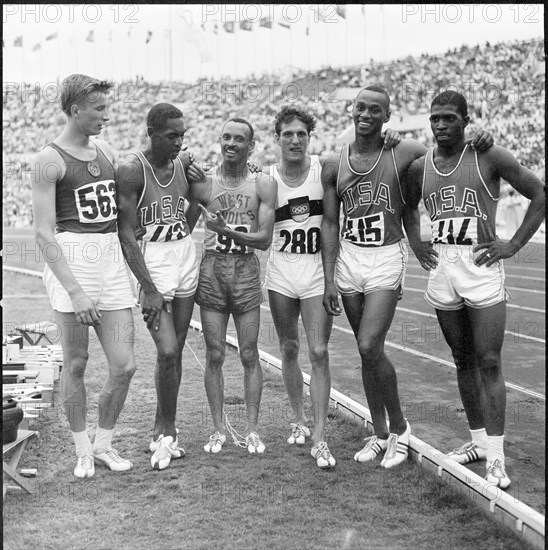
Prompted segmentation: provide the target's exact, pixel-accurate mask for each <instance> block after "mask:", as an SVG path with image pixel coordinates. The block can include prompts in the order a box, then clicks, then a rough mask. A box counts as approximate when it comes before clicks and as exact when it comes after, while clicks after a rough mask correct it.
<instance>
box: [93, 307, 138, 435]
mask: <svg viewBox="0 0 548 550" xmlns="http://www.w3.org/2000/svg"><path fill="white" fill-rule="evenodd" d="M96 332H97V336H98V337H99V341H100V343H101V346H102V348H103V351H104V352H105V355H106V358H107V362H108V376H107V379H106V381H105V384H104V386H103V389H102V390H101V394H100V396H99V404H98V415H99V419H98V422H97V424H98V426H99V428H102V429H103V430H114V426H115V425H116V421H117V420H118V416H119V415H120V413H121V411H122V408H123V407H124V403H125V401H126V396H127V392H128V390H129V384H130V382H131V378H132V377H133V375H134V374H135V357H134V355H133V343H134V336H135V335H134V333H135V325H134V321H133V314H132V312H131V309H129V308H127V309H119V310H115V311H104V310H103V311H101V324H100V325H99V326H98V327H97V329H96Z"/></svg>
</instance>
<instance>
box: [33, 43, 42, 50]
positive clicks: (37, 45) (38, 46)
mask: <svg viewBox="0 0 548 550" xmlns="http://www.w3.org/2000/svg"><path fill="white" fill-rule="evenodd" d="M41 49H42V44H40V42H38V44H35V45H34V47H33V48H32V51H33V52H37V51H38V50H41Z"/></svg>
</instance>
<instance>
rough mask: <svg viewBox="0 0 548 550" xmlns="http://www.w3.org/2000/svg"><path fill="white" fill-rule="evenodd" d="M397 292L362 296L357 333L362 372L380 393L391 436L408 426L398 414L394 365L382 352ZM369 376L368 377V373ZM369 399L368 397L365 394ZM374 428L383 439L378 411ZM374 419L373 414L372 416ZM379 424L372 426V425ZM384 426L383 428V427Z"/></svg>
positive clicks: (374, 419) (398, 403) (374, 390)
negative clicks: (364, 372)
mask: <svg viewBox="0 0 548 550" xmlns="http://www.w3.org/2000/svg"><path fill="white" fill-rule="evenodd" d="M399 294H400V289H399V288H398V289H396V290H377V291H374V292H371V293H369V294H366V295H364V297H363V313H362V317H361V322H360V326H359V331H358V349H359V352H360V356H361V358H362V371H363V370H364V369H365V370H366V371H367V374H366V375H364V378H365V380H366V382H372V383H373V384H374V388H373V392H376V393H377V394H379V395H380V396H381V398H382V403H383V404H384V406H385V407H386V410H387V412H388V418H389V420H390V433H394V434H397V435H401V434H403V433H404V432H405V431H406V429H407V424H406V422H405V419H404V418H403V414H402V411H401V405H400V398H399V394H398V381H397V377H396V370H395V369H394V366H393V365H392V363H391V362H390V360H389V359H388V357H386V354H385V352H384V341H385V339H386V334H387V333H388V330H389V328H390V325H391V323H392V319H393V318H394V313H395V311H396V305H397V303H398V298H399ZM370 372H371V373H372V376H371V377H369V376H368V374H369V373H370ZM367 396H368V399H369V395H368V394H367ZM375 413H376V415H375V418H373V426H374V428H375V434H376V435H377V437H379V438H384V437H385V433H382V431H383V430H384V429H385V426H386V421H382V420H381V419H380V410H376V411H375ZM371 416H373V413H372V415H371ZM376 421H377V422H378V424H375V422H376ZM383 424H384V425H383Z"/></svg>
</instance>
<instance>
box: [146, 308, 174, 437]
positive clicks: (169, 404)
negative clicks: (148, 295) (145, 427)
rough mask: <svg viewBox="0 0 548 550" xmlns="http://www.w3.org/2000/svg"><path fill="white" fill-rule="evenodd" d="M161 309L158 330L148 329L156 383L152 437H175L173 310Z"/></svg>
mask: <svg viewBox="0 0 548 550" xmlns="http://www.w3.org/2000/svg"><path fill="white" fill-rule="evenodd" d="M169 306H170V308H169V309H170V310H169V311H168V310H167V309H165V308H164V309H162V312H161V315H160V326H159V328H158V330H154V329H153V328H151V329H150V330H149V332H150V335H151V336H152V339H153V340H154V344H155V345H156V365H155V368H154V383H155V386H156V399H157V406H156V418H155V419H154V432H153V439H154V440H156V439H158V437H159V436H160V435H163V436H164V437H168V436H171V437H173V440H175V438H176V437H177V432H176V431H175V413H176V410H177V394H178V392H179V373H178V370H177V363H178V357H179V354H178V345H177V335H176V334H175V327H174V326H173V313H172V311H171V304H169Z"/></svg>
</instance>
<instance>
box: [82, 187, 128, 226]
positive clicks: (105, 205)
mask: <svg viewBox="0 0 548 550" xmlns="http://www.w3.org/2000/svg"><path fill="white" fill-rule="evenodd" d="M74 199H75V202H76V208H77V210H78V217H79V219H80V222H81V223H98V222H107V221H110V220H114V219H116V214H117V213H118V209H117V208H116V195H115V188H114V181H113V180H105V181H96V182H94V183H88V184H86V185H83V186H82V187H79V188H78V189H75V190H74Z"/></svg>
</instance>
